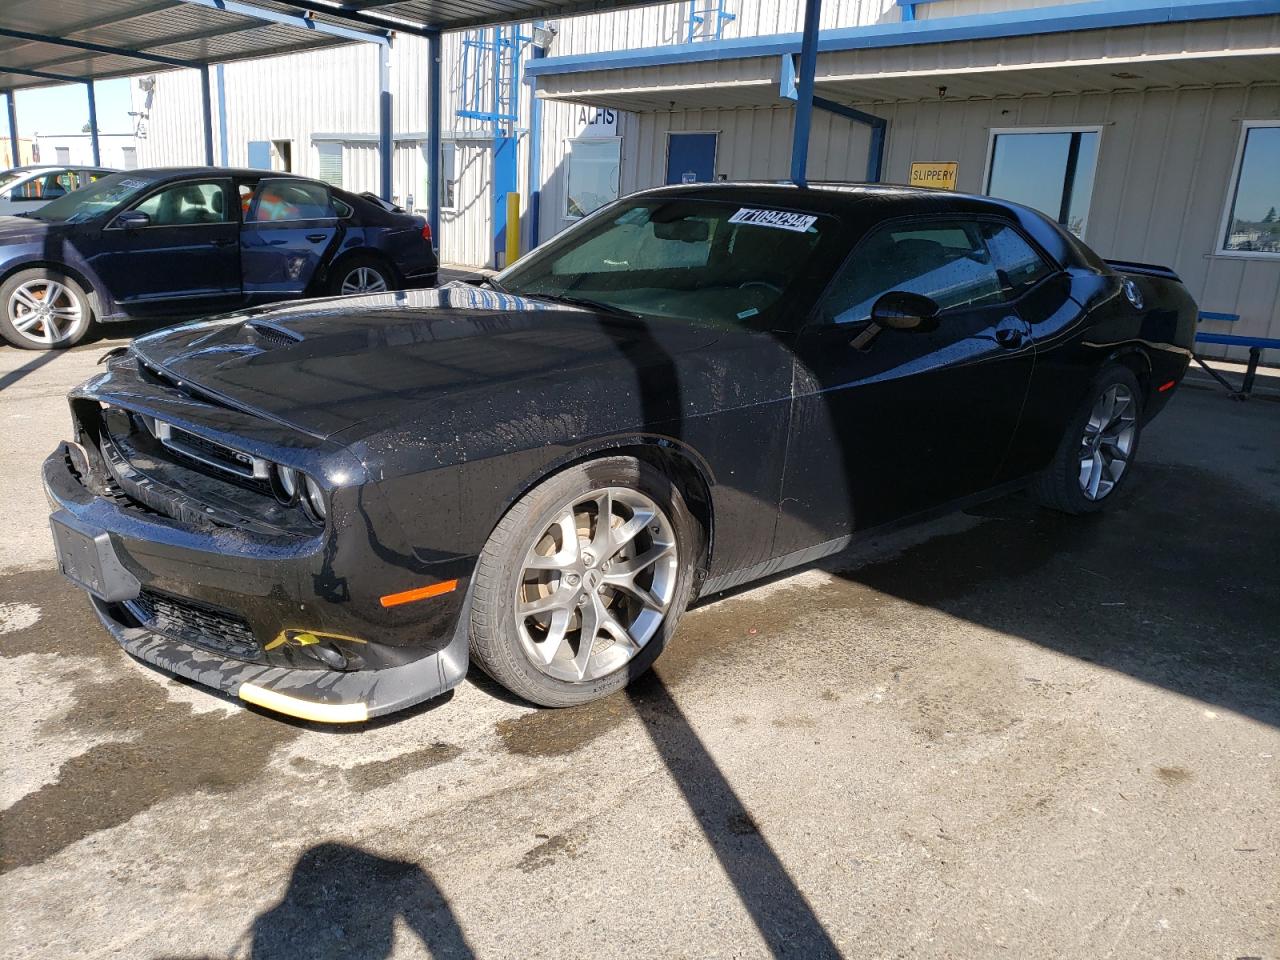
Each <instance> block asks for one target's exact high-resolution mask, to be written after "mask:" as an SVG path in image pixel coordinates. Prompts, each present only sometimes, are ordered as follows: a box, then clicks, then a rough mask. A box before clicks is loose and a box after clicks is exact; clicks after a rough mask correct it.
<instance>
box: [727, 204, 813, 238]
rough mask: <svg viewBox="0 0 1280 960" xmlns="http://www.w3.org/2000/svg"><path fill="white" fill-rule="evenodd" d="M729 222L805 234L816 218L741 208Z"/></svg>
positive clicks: (783, 211)
mask: <svg viewBox="0 0 1280 960" xmlns="http://www.w3.org/2000/svg"><path fill="white" fill-rule="evenodd" d="M729 222H730V223H750V224H753V225H755V226H757V227H773V228H774V229H776V230H792V231H794V232H796V233H806V232H808V230H809V228H810V227H812V226H813V225H814V224H815V223H817V222H818V218H817V217H814V216H810V215H809V214H807V213H792V212H791V211H789V210H752V209H750V208H748V207H743V208H742V209H741V210H739V211H738V212H737V213H735V214H734V215H733V216H732V217H730V218H729Z"/></svg>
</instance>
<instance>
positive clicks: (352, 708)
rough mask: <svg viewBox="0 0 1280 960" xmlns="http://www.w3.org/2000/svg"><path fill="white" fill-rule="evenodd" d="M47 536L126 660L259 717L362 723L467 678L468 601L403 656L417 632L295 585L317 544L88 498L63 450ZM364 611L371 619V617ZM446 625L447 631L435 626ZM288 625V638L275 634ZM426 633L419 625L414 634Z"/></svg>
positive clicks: (311, 566) (80, 472) (321, 550)
mask: <svg viewBox="0 0 1280 960" xmlns="http://www.w3.org/2000/svg"><path fill="white" fill-rule="evenodd" d="M43 472H44V485H45V490H46V493H47V494H48V497H49V500H50V503H51V506H52V507H53V514H52V516H51V518H50V522H51V525H52V528H53V532H54V539H55V544H56V547H57V550H58V559H59V564H60V566H61V568H62V570H63V572H64V573H65V574H66V575H67V576H68V577H69V578H70V579H71V580H72V581H73V582H75V583H77V584H78V585H79V586H81V587H83V588H84V589H85V590H86V591H87V592H88V593H89V594H90V597H91V599H92V602H93V606H94V609H95V610H96V612H97V614H98V616H99V618H100V619H101V620H102V623H103V625H104V626H105V627H106V628H107V629H108V631H110V633H111V635H112V636H113V637H114V638H115V639H116V641H117V642H118V643H119V644H120V646H121V647H123V648H124V649H125V650H126V651H128V652H129V653H130V654H132V655H134V656H135V657H138V658H139V659H141V660H144V661H146V662H147V663H150V664H153V665H155V666H157V667H160V668H162V669H164V670H167V671H169V672H171V673H174V674H177V675H178V676H181V677H184V678H186V679H189V680H192V681H194V682H196V683H199V684H202V685H205V686H208V687H212V688H215V689H218V690H221V691H223V692H225V693H227V694H229V695H231V696H235V697H238V698H239V699H241V700H244V701H246V702H248V703H253V704H256V705H258V706H261V707H265V708H267V709H271V710H275V711H278V712H281V713H285V714H289V715H291V716H295V717H300V718H303V719H307V720H316V721H321V722H330V723H341V722H359V721H362V720H365V719H368V718H370V717H376V716H380V715H383V714H387V713H391V712H394V711H396V710H400V709H403V708H405V707H407V706H410V705H412V704H415V703H419V702H421V701H424V700H428V699H430V698H432V697H435V696H438V695H439V694H442V693H444V692H445V691H447V690H449V689H450V688H451V687H453V686H456V685H457V684H458V683H459V682H460V681H461V680H462V678H463V676H465V674H466V669H467V652H468V641H467V625H468V618H467V617H466V616H465V615H463V614H464V612H465V611H466V610H467V609H468V608H469V599H470V598H469V592H468V593H467V594H466V595H463V594H462V593H461V591H459V592H458V594H457V595H455V596H454V597H451V598H448V599H447V607H448V610H444V609H441V608H437V609H436V610H435V611H433V615H432V617H431V618H430V619H431V621H432V625H434V626H435V627H436V629H435V630H428V631H427V633H428V635H427V636H426V637H424V636H423V635H422V633H417V635H416V640H417V642H414V643H404V642H402V641H403V639H404V636H405V635H406V634H412V633H413V632H414V630H413V623H412V622H410V621H409V620H406V619H401V620H399V621H398V622H397V621H394V620H392V619H388V621H387V623H386V624H385V625H384V626H383V628H382V632H385V633H386V634H389V635H390V636H391V637H392V638H393V639H396V640H398V641H401V642H397V643H394V644H387V643H381V642H379V640H378V636H377V635H378V634H379V632H380V631H379V628H378V624H377V620H378V618H379V617H387V618H404V617H405V616H406V614H404V613H399V612H397V611H382V610H379V609H378V607H377V604H376V601H372V604H371V603H370V602H369V601H368V600H366V601H365V602H364V603H363V604H361V603H359V602H353V601H352V600H351V599H350V597H349V596H348V597H347V598H345V599H341V600H338V599H336V598H335V599H333V600H330V599H326V598H325V597H324V596H322V595H317V594H316V593H315V592H314V591H308V590H306V589H304V588H303V586H302V585H305V584H310V583H313V582H314V580H315V577H316V576H318V575H321V574H322V573H323V571H324V570H325V569H326V568H327V567H328V566H329V564H330V562H331V558H330V557H327V556H326V555H327V554H329V553H331V552H332V551H331V548H330V545H329V544H328V542H327V540H326V538H325V537H324V536H319V535H317V536H315V537H310V538H297V537H295V538H287V537H268V536H259V535H255V534H253V533H251V532H248V531H245V530H235V529H232V530H227V529H216V528H201V527H195V526H192V525H189V524H185V523H181V522H179V521H176V520H173V519H171V518H169V517H166V516H163V515H160V514H158V513H157V512H156V511H154V510H149V509H147V508H146V507H145V506H142V505H138V504H130V503H128V502H122V501H121V500H119V499H112V498H110V497H108V496H102V495H98V494H97V493H95V492H94V490H92V489H90V487H89V486H88V485H87V483H86V477H87V475H88V474H89V468H88V464H87V455H86V452H85V450H84V449H83V448H81V447H79V446H78V445H77V444H72V443H63V444H62V445H60V446H59V448H58V449H57V450H56V451H55V452H54V453H53V454H52V455H51V456H50V457H49V458H48V459H47V460H46V461H45V464H44V471H43ZM370 607H372V609H370ZM442 621H443V622H444V623H448V628H447V630H441V629H440V626H441V625H442ZM287 623H295V624H296V625H297V626H296V628H293V629H278V628H279V626H280V625H281V624H287ZM422 626H424V625H423V624H421V623H419V624H418V628H419V629H421V628H422Z"/></svg>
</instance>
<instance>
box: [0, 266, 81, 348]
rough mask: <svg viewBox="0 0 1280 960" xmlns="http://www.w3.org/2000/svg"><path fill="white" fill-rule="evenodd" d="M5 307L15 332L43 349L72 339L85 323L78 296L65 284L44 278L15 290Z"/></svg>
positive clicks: (38, 278)
mask: <svg viewBox="0 0 1280 960" xmlns="http://www.w3.org/2000/svg"><path fill="white" fill-rule="evenodd" d="M5 307H6V309H7V310H8V311H9V322H10V323H11V324H13V329H14V330H16V331H18V333H19V334H21V335H22V336H23V337H25V338H26V339H27V340H30V341H31V342H32V343H35V344H39V345H40V346H42V347H52V346H55V345H56V344H59V343H62V342H63V341H64V340H70V339H72V338H73V337H74V336H75V335H76V334H77V333H79V332H80V329H81V327H82V326H83V325H84V322H85V316H84V311H83V310H82V309H81V308H80V301H79V299H78V298H77V297H76V295H75V294H74V293H72V292H71V291H70V290H69V289H68V288H67V286H66V285H65V284H62V283H59V282H58V281H57V280H49V279H46V278H43V277H37V278H35V279H32V280H28V281H27V282H26V283H24V284H22V285H21V286H20V287H18V288H17V289H16V290H14V291H13V293H12V294H11V295H10V296H9V302H8V303H7V304H5Z"/></svg>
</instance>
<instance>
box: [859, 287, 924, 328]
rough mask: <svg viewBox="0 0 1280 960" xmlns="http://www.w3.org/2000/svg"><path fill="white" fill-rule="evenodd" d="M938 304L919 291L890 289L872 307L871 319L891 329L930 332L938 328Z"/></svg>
mask: <svg viewBox="0 0 1280 960" xmlns="http://www.w3.org/2000/svg"><path fill="white" fill-rule="evenodd" d="M939 312H940V308H939V307H938V304H937V303H935V302H934V301H933V300H931V299H929V298H928V297H926V296H922V295H921V294H918V293H908V292H907V291H905V290H890V291H889V292H888V293H886V294H885V295H884V296H882V297H881V298H880V299H879V300H877V301H876V302H875V304H874V306H872V308H871V320H872V322H874V323H877V324H879V325H880V326H882V327H888V328H889V329H891V330H912V331H914V332H916V333H930V332H932V331H934V330H937V329H938V313H939Z"/></svg>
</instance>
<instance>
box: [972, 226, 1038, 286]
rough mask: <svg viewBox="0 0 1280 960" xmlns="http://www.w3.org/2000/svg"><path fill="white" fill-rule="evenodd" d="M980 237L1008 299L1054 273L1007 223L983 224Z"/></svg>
mask: <svg viewBox="0 0 1280 960" xmlns="http://www.w3.org/2000/svg"><path fill="white" fill-rule="evenodd" d="M982 235H983V237H984V238H985V239H986V241H987V249H988V250H990V251H991V259H992V262H994V263H995V266H996V269H997V270H998V271H1000V279H1001V281H1002V282H1003V285H1004V287H1005V290H1006V295H1007V296H1008V297H1009V298H1010V299H1013V298H1015V297H1019V296H1021V295H1022V294H1023V293H1025V292H1026V291H1027V290H1030V289H1031V288H1032V287H1034V286H1035V285H1036V284H1037V283H1039V282H1040V281H1041V280H1043V279H1044V278H1045V277H1047V276H1049V275H1050V274H1051V273H1053V272H1054V270H1053V267H1051V266H1049V264H1048V263H1046V262H1045V260H1044V258H1043V257H1041V256H1040V254H1038V253H1037V252H1036V251H1035V248H1034V247H1032V246H1031V244H1029V243H1028V242H1027V241H1026V240H1025V239H1024V238H1023V236H1022V234H1020V233H1019V232H1018V231H1017V230H1016V229H1014V227H1013V226H1012V225H1011V224H1008V223H984V224H983V225H982Z"/></svg>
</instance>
